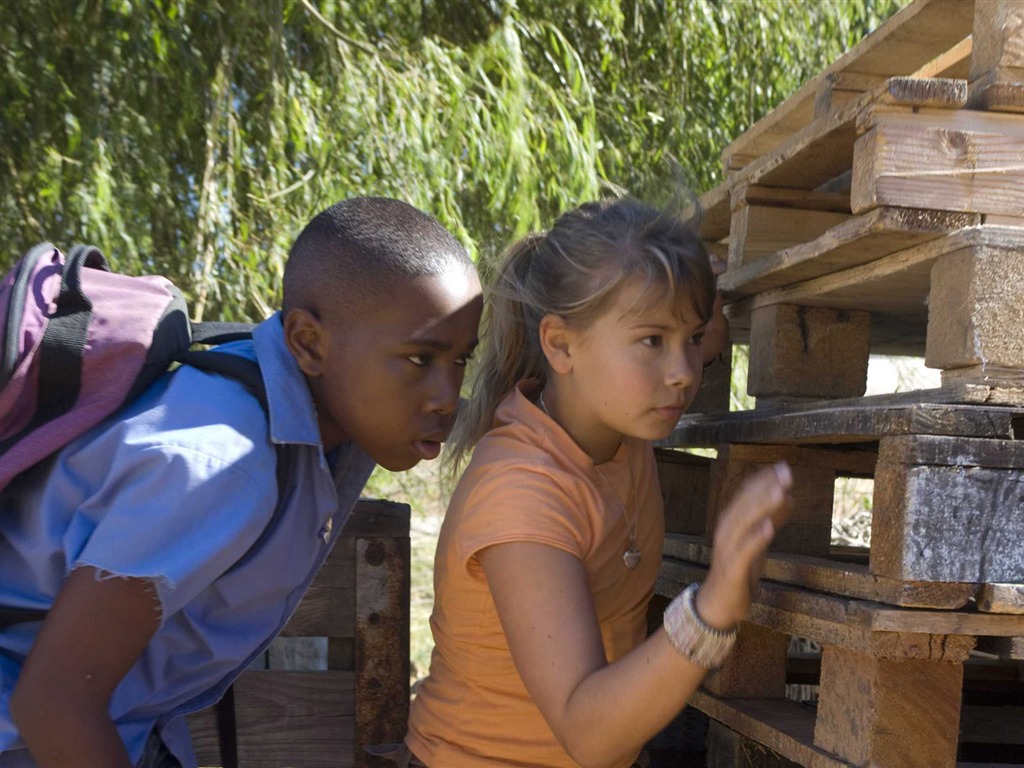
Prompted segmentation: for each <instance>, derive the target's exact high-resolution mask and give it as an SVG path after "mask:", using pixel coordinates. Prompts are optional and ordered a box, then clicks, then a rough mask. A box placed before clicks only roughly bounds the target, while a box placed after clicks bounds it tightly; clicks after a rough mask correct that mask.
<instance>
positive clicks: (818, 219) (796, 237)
mask: <svg viewBox="0 0 1024 768" xmlns="http://www.w3.org/2000/svg"><path fill="white" fill-rule="evenodd" d="M850 218H851V214H849V213H837V212H833V211H815V210H801V209H798V208H783V207H774V206H771V207H770V206H764V205H745V206H742V207H740V208H738V209H736V210H735V211H733V214H732V228H731V230H730V233H729V272H726V274H725V275H723V278H726V277H728V276H729V273H730V272H732V271H733V270H741V268H742V267H743V266H744V265H746V266H747V267H748V268H750V267H751V266H753V264H754V263H759V262H760V260H761V258H762V257H765V256H768V255H770V254H773V253H776V252H777V251H785V250H786V249H788V248H792V247H793V246H796V245H800V244H802V243H806V242H809V241H811V240H815V239H817V238H818V237H820V236H821V235H822V234H823V233H825V232H827V231H829V230H830V229H831V228H833V227H835V226H837V225H839V224H842V223H843V222H845V221H847V220H848V219H850ZM719 288H721V289H723V290H724V289H725V286H724V284H722V283H721V281H720V285H719Z"/></svg>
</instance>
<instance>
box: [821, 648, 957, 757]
mask: <svg viewBox="0 0 1024 768" xmlns="http://www.w3.org/2000/svg"><path fill="white" fill-rule="evenodd" d="M962 684H963V664H961V663H949V662H946V663H943V662H934V661H906V660H904V661H892V660H888V659H877V658H872V657H870V656H867V655H865V654H862V653H856V652H853V651H848V650H844V649H842V648H836V647H828V646H826V647H825V648H824V649H823V650H822V663H821V684H820V688H819V690H820V691H821V696H820V698H819V700H818V716H817V720H816V722H815V726H814V744H815V746H818V747H820V748H821V749H824V750H826V751H828V752H831V753H833V754H835V755H837V756H839V757H841V758H843V759H845V760H848V761H849V762H851V763H853V764H854V765H899V766H900V767H901V768H954V766H955V765H956V747H957V735H958V733H959V730H960V729H959V719H960V692H961V686H962Z"/></svg>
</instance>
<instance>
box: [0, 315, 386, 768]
mask: <svg viewBox="0 0 1024 768" xmlns="http://www.w3.org/2000/svg"><path fill="white" fill-rule="evenodd" d="M224 348H225V349H230V350H231V351H233V352H236V353H238V354H242V355H244V356H246V357H249V358H250V359H256V360H258V362H259V364H260V370H261V373H262V375H263V380H264V383H265V385H266V390H267V400H268V406H269V415H270V418H269V424H268V419H267V414H266V412H265V411H264V410H263V408H262V407H261V406H260V404H259V403H258V402H257V401H256V400H255V399H254V398H253V397H252V396H251V395H249V394H248V393H247V392H246V391H245V390H244V388H243V387H242V385H241V384H240V383H239V382H237V381H234V380H232V379H228V378H225V377H221V376H216V375H213V374H209V373H204V372H202V371H199V370H197V369H194V368H190V367H183V368H181V369H180V370H178V371H176V372H174V373H173V374H168V375H166V376H164V377H162V378H161V379H160V380H159V381H158V382H157V383H156V384H154V385H153V386H152V387H151V388H150V389H149V390H147V391H146V392H145V393H144V394H143V395H142V396H141V397H140V398H139V399H138V400H137V401H136V402H134V403H133V404H132V405H131V406H129V408H128V409H127V410H126V411H124V412H122V413H120V414H118V415H117V416H116V417H114V418H112V419H110V420H108V421H107V422H105V423H104V424H101V425H100V426H98V427H96V428H95V429H93V430H92V431H91V432H90V433H88V434H87V435H85V436H83V437H82V438H79V439H78V440H76V441H75V442H74V443H72V444H70V445H69V446H68V447H67V448H65V449H64V450H63V451H61V452H60V453H59V454H58V455H57V457H56V459H55V460H54V461H50V462H46V463H45V464H44V465H40V466H38V467H36V468H34V469H33V470H31V471H30V472H29V473H27V474H26V475H23V476H22V477H21V478H19V479H18V480H16V481H15V482H14V483H12V484H11V485H9V486H8V487H7V488H6V489H5V490H4V491H3V493H2V494H0V605H3V606H5V607H14V608H49V606H50V605H51V604H52V602H53V600H54V598H55V597H56V595H57V593H58V591H59V590H60V587H61V584H62V582H63V580H64V578H65V577H66V576H67V574H68V573H69V572H70V571H71V570H73V569H74V568H76V567H79V566H92V567H94V568H96V569H97V570H98V572H99V574H100V577H101V578H103V577H117V576H130V577H137V578H145V579H150V580H151V581H152V582H153V584H154V585H155V588H156V591H157V594H158V596H159V599H160V604H161V609H162V620H161V624H160V628H159V629H158V630H157V632H156V634H155V635H154V637H153V638H152V640H151V642H150V643H149V645H148V646H147V648H146V650H145V651H144V652H143V654H142V656H141V657H140V658H139V659H138V661H137V662H136V663H135V665H134V666H133V667H132V668H131V670H130V671H129V672H128V674H127V675H126V676H125V678H124V680H122V681H121V684H120V685H119V686H118V687H117V689H116V690H115V691H114V694H113V697H112V699H111V704H110V713H111V716H112V717H113V719H114V722H115V724H116V725H117V728H118V731H119V733H120V734H121V737H122V738H123V739H124V742H125V745H126V746H127V749H128V753H129V756H130V757H131V759H132V762H133V764H134V763H135V762H137V761H138V760H139V758H140V756H141V754H142V750H143V747H144V745H145V742H146V739H147V737H148V735H149V733H150V732H151V731H152V730H153V728H154V727H155V728H157V729H158V731H159V732H160V733H161V735H162V737H163V739H164V741H165V742H166V744H167V746H168V748H169V749H170V750H171V752H173V753H174V755H175V756H176V757H177V758H178V759H179V760H180V761H181V762H182V764H183V765H185V766H193V765H195V756H194V753H193V751H192V746H191V742H190V739H189V736H188V728H187V726H186V724H185V719H184V718H183V717H180V715H183V714H186V713H188V712H191V711H194V710H197V709H201V708H203V707H206V706H209V705H210V704H212V703H213V702H214V701H216V700H217V699H218V698H219V697H220V696H221V694H222V693H223V691H224V690H225V689H226V688H227V686H228V684H229V683H230V682H231V680H233V679H234V677H235V676H236V675H237V674H238V673H239V672H241V670H243V669H244V668H245V667H246V666H248V664H249V663H250V662H251V661H252V660H253V659H254V658H255V657H256V656H258V655H259V654H260V653H261V652H262V651H263V650H264V648H265V647H266V646H267V644H268V643H269V642H270V640H271V639H272V638H273V637H274V636H275V635H276V634H277V633H278V632H279V631H280V630H281V628H282V627H283V626H284V625H285V623H286V622H287V620H288V618H289V617H290V616H291V614H292V612H293V611H294V609H295V607H296V605H297V604H298V602H299V599H300V598H301V597H302V595H303V593H304V592H305V590H306V588H307V587H308V586H309V583H310V581H311V580H312V579H313V576H314V575H315V574H316V571H317V570H318V569H319V567H320V565H321V564H322V563H323V561H324V558H325V557H326V556H327V553H328V552H329V551H330V548H331V546H332V545H333V543H334V539H335V538H336V536H337V535H338V533H339V532H340V531H341V529H342V528H343V526H344V523H345V521H346V520H347V519H348V515H349V513H350V511H351V509H352V506H353V505H354V504H355V502H356V501H357V499H358V498H359V494H360V492H361V491H362V489H363V486H364V484H365V483H366V480H367V479H368V478H369V475H370V472H371V471H372V469H373V466H374V465H373V461H372V460H371V459H370V458H369V457H368V456H367V455H366V454H365V453H364V452H363V451H362V450H361V449H360V448H359V447H358V446H356V445H355V444H352V443H346V444H344V445H342V446H340V447H339V448H338V449H337V450H335V451H333V452H332V453H331V455H330V456H329V457H325V456H324V453H323V449H322V444H321V441H320V432H319V429H318V427H317V420H316V410H315V408H314V405H313V401H312V398H311V396H310V394H309V388H308V387H307V386H306V382H305V379H304V377H303V375H302V372H301V371H300V370H299V368H298V366H297V364H296V363H295V360H294V358H293V357H292V356H291V354H290V353H289V351H288V349H287V347H286V346H285V343H284V333H283V329H282V325H281V318H280V316H279V315H275V316H274V317H272V318H270V319H268V320H267V321H265V322H263V323H261V324H260V325H259V326H257V327H256V329H255V331H254V333H253V340H252V341H251V342H236V343H234V344H231V345H229V346H226V347H224ZM277 446H288V447H287V449H285V450H284V451H283V452H281V454H280V455H281V456H282V457H285V456H287V457H288V463H289V464H290V466H289V469H288V471H287V482H286V487H285V488H284V489H283V490H282V491H281V494H283V495H282V497H281V498H282V499H283V506H282V507H281V510H280V513H279V514H277V515H275V514H274V510H275V508H276V507H277V504H278V498H279V491H278V488H277V472H276V464H277V458H278V455H279V454H278V452H279V450H281V449H279V448H278V447H277ZM39 627H40V624H39V623H38V622H37V623H27V624H19V625H15V626H12V627H9V628H7V629H6V630H2V631H0V768H4V767H5V766H8V765H26V764H27V765H32V762H31V759H30V758H29V757H28V752H27V750H25V749H24V745H23V744H22V742H21V740H20V739H19V737H18V732H17V730H16V729H15V727H14V725H13V723H12V722H11V717H10V712H9V710H8V702H9V701H10V696H11V692H12V691H13V689H14V686H15V683H16V682H17V678H18V674H19V672H20V670H21V665H22V662H23V660H24V658H25V656H26V654H27V653H28V651H29V649H30V647H31V645H32V642H33V640H34V638H35V636H36V633H37V632H38V630H39Z"/></svg>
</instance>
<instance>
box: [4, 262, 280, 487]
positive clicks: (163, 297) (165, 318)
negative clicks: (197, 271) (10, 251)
mask: <svg viewBox="0 0 1024 768" xmlns="http://www.w3.org/2000/svg"><path fill="white" fill-rule="evenodd" d="M251 332H252V326H251V325H249V324H244V323H192V322H190V320H189V318H188V312H187V307H186V304H185V299H184V297H183V296H182V295H181V293H180V291H178V289H177V288H175V287H174V285H173V284H172V283H171V282H170V281H169V280H167V279H166V278H164V277H159V276H152V275H146V276H141V277H133V276H129V275H123V274H118V273H116V272H112V271H111V270H110V268H109V266H108V265H107V261H106V259H105V258H104V257H103V254H102V253H100V251H99V250H97V249H96V248H93V247H91V246H85V245H77V246H75V247H74V248H72V249H71V251H70V252H69V253H68V254H67V256H66V257H65V255H64V254H62V253H61V252H60V251H59V250H58V249H57V248H56V247H54V246H53V245H51V244H50V243H40V244H39V245H37V246H35V247H34V248H32V249H31V250H30V251H28V253H26V254H25V255H24V256H23V257H22V258H21V259H20V260H19V261H18V263H17V264H15V265H14V268H13V269H12V270H11V271H10V272H9V273H8V274H7V275H6V276H5V277H4V279H3V281H2V282H0V345H2V346H0V490H3V488H4V487H5V486H6V485H7V484H8V483H10V481H11V480H12V479H13V478H14V477H15V476H17V475H18V474H20V473H21V472H23V471H24V470H26V469H28V468H29V467H31V466H32V465H33V464H35V463H37V462H39V461H41V460H42V459H44V458H46V457H47V456H49V455H51V454H53V453H55V452H56V451H58V450H59V449H60V448H62V447H64V446H65V445H67V444H68V443H69V442H71V441H72V440H74V439H75V438H76V437H78V436H79V435H81V434H83V433H84V432H86V430H88V429H90V428H91V427H93V426H95V425H96V424H98V423H99V422H100V421H102V420H103V419H104V418H106V417H107V416H110V415H111V414H113V413H114V412H116V411H117V410H118V409H119V408H121V406H123V405H125V404H127V403H129V402H131V401H132V400H133V399H134V398H135V397H137V396H138V395H139V394H141V393H142V391H143V390H145V389H146V388H147V387H148V386H149V385H150V384H152V383H153V382H154V381H155V380H156V379H157V378H158V377H159V376H161V375H162V374H163V373H165V372H166V371H167V370H168V368H169V367H170V366H171V364H172V363H174V362H179V363H187V364H189V365H193V366H195V367H198V368H202V369H204V370H209V371H212V372H216V373H221V374H224V375H227V376H231V377H233V378H236V379H238V380H240V381H241V382H242V383H243V384H244V385H245V386H246V387H247V388H248V389H249V390H250V391H251V392H252V393H253V394H254V396H256V397H257V399H259V400H260V402H261V403H262V404H263V406H264V408H266V393H265V392H264V390H263V382H262V378H261V376H260V373H259V368H258V366H257V364H256V363H254V362H253V361H251V360H248V359H246V358H243V357H240V356H238V355H232V354H229V353H226V352H215V351H204V352H198V351H189V347H190V346H191V344H192V343H194V342H200V343H207V344H216V343H223V342H226V341H233V340H236V339H243V338H249V337H250V336H251Z"/></svg>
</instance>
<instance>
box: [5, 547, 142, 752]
mask: <svg viewBox="0 0 1024 768" xmlns="http://www.w3.org/2000/svg"><path fill="white" fill-rule="evenodd" d="M159 625H160V603H159V600H158V599H157V596H156V592H155V590H154V589H153V585H152V583H151V582H149V581H147V580H145V579H131V578H119V577H108V576H107V575H106V574H103V575H101V576H99V578H98V574H97V572H96V569H94V568H89V567H83V568H78V569H76V570H74V571H72V572H71V574H70V575H69V576H68V577H67V579H66V580H65V581H64V585H63V587H62V588H61V591H60V594H58V596H57V599H56V601H55V602H54V604H53V607H52V608H51V610H50V612H49V615H48V616H47V617H46V621H45V622H44V623H43V626H42V629H41V630H40V632H39V637H38V638H37V639H36V642H35V644H34V645H33V646H32V651H31V652H30V653H29V655H28V658H27V659H26V660H25V665H24V667H23V669H22V672H21V675H20V677H19V678H18V683H17V686H16V687H15V689H14V694H13V695H12V697H11V702H10V709H11V717H12V718H13V719H14V723H15V725H16V726H17V727H18V732H19V733H20V734H21V738H22V741H24V742H25V744H26V746H28V749H29V752H31V753H32V757H33V758H35V761H36V764H37V765H38V766H39V768H57V767H58V766H76V768H91V767H92V766H96V767H97V768H100V767H101V766H102V767H103V768H122V767H123V768H130V767H131V762H130V760H129V758H128V753H127V751H126V750H125V746H124V743H123V742H122V740H121V737H120V736H119V734H118V732H117V729H116V728H115V727H114V723H113V721H112V720H111V719H110V714H109V705H110V697H111V695H112V694H113V692H114V689H115V688H116V687H117V685H118V684H119V683H120V682H121V680H122V678H123V677H124V676H125V674H127V672H128V670H129V669H130V668H131V666H132V665H133V664H134V663H135V661H136V659H138V657H139V656H140V654H141V653H142V651H143V650H144V649H145V647H146V645H147V644H148V643H149V640H150V638H152V636H153V634H154V633H155V632H156V630H157V628H158V627H159Z"/></svg>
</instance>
